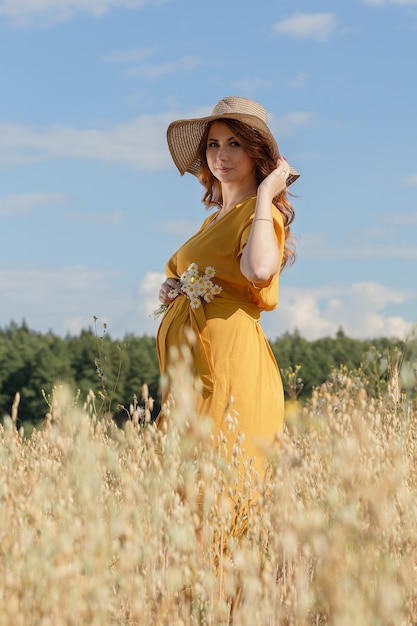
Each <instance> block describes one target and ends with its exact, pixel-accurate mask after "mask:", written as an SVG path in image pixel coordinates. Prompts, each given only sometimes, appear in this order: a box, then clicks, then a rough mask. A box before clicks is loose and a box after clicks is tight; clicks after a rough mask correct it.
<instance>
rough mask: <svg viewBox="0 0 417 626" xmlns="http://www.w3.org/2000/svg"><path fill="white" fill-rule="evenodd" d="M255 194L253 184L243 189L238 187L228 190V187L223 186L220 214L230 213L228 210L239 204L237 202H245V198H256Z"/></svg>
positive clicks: (255, 190)
mask: <svg viewBox="0 0 417 626" xmlns="http://www.w3.org/2000/svg"><path fill="white" fill-rule="evenodd" d="M256 193H257V189H256V187H254V185H253V184H251V185H248V186H247V187H245V188H243V187H242V186H239V187H238V188H235V189H230V188H229V187H226V186H225V185H223V187H222V199H223V203H222V207H221V210H222V212H223V213H227V212H228V211H230V209H233V207H235V206H236V205H237V204H239V202H242V200H246V198H250V196H256Z"/></svg>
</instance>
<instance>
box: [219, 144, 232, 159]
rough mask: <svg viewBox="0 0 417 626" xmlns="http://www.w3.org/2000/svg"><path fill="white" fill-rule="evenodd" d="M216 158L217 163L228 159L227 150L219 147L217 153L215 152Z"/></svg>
mask: <svg viewBox="0 0 417 626" xmlns="http://www.w3.org/2000/svg"><path fill="white" fill-rule="evenodd" d="M217 158H218V159H219V161H226V159H228V158H229V156H228V154H227V150H226V149H225V148H224V147H222V146H221V147H220V148H219V150H218V152H217Z"/></svg>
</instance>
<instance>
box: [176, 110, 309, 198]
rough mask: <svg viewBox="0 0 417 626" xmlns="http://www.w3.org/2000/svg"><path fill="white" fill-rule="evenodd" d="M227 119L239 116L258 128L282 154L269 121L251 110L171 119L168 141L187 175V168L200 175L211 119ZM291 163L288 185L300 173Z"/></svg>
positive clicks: (277, 154)
mask: <svg viewBox="0 0 417 626" xmlns="http://www.w3.org/2000/svg"><path fill="white" fill-rule="evenodd" d="M224 119H230V120H238V121H240V122H243V123H244V124H247V125H248V126H250V127H252V128H255V129H256V130H258V131H259V132H260V133H261V135H262V137H263V138H264V139H265V142H266V143H267V144H268V145H269V147H270V148H271V151H272V153H273V155H274V158H275V159H278V157H279V156H280V152H279V148H278V144H277V142H276V141H275V139H274V137H273V135H272V133H271V131H270V130H269V128H268V126H267V125H266V124H265V122H263V120H261V119H260V118H259V117H257V116H256V115H249V114H247V113H223V114H221V115H209V116H208V117H201V118H197V119H191V120H177V121H175V122H171V124H170V125H169V126H168V130H167V141H168V148H169V151H170V153H171V157H172V160H173V161H174V163H175V165H176V166H177V168H178V170H179V172H180V174H181V176H183V175H184V174H185V172H189V173H190V174H193V175H194V176H197V178H198V177H199V175H200V166H201V163H200V158H199V156H198V149H199V147H200V144H201V140H202V139H203V136H204V132H205V130H206V127H207V125H208V124H210V123H211V122H214V121H216V120H224ZM288 165H289V168H290V173H289V175H288V178H287V186H289V185H291V184H292V183H293V182H294V181H295V180H297V178H299V176H300V174H299V172H297V170H295V169H294V168H293V167H292V166H291V165H290V164H288Z"/></svg>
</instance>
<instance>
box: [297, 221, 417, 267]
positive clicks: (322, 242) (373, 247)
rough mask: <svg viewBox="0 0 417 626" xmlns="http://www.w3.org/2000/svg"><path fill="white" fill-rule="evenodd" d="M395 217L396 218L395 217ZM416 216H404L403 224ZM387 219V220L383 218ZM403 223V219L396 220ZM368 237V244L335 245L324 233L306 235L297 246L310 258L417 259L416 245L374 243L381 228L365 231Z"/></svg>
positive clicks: (301, 252)
mask: <svg viewBox="0 0 417 626" xmlns="http://www.w3.org/2000/svg"><path fill="white" fill-rule="evenodd" d="M394 219H395V218H394ZM414 220H415V218H412V217H409V216H408V217H407V221H406V220H405V218H404V221H403V222H402V223H403V224H410V223H414ZM383 221H387V222H388V219H387V220H383ZM396 224H397V225H401V221H400V220H398V222H396ZM363 235H364V237H365V239H366V245H358V244H356V245H351V246H342V245H340V246H335V245H334V244H333V245H332V244H329V243H328V240H327V238H326V237H325V236H324V235H304V236H302V237H300V238H299V240H298V242H297V248H298V250H299V254H300V256H302V257H303V258H310V259H329V260H334V259H353V260H356V261H358V260H360V259H384V260H387V259H398V260H406V261H410V260H415V259H417V247H416V246H414V245H409V246H406V245H401V243H398V244H385V243H372V241H371V240H372V237H375V236H381V232H380V230H375V231H366V233H363Z"/></svg>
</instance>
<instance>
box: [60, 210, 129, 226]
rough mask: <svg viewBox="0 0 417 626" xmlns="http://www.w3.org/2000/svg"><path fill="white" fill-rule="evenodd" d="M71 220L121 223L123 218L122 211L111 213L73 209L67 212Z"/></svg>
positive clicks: (88, 222)
mask: <svg viewBox="0 0 417 626" xmlns="http://www.w3.org/2000/svg"><path fill="white" fill-rule="evenodd" d="M65 217H66V218H67V220H69V221H70V222H80V223H81V224H120V222H121V221H122V219H123V213H122V211H111V212H109V213H85V212H80V211H71V212H68V213H66V216H65Z"/></svg>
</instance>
